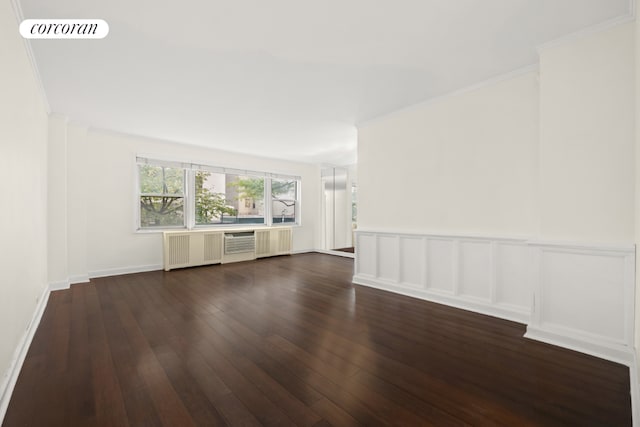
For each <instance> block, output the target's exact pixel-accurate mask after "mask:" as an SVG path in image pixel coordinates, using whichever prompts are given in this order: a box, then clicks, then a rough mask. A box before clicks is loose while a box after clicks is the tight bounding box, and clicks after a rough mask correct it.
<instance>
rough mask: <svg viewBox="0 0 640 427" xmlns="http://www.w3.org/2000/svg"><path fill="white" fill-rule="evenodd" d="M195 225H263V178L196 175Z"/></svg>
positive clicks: (198, 173)
mask: <svg viewBox="0 0 640 427" xmlns="http://www.w3.org/2000/svg"><path fill="white" fill-rule="evenodd" d="M195 205H196V210H195V211H196V224H197V225H206V224H264V179H263V178H255V177H251V176H244V175H233V174H223V173H213V172H203V171H199V172H196V203H195Z"/></svg>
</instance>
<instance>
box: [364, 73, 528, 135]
mask: <svg viewBox="0 0 640 427" xmlns="http://www.w3.org/2000/svg"><path fill="white" fill-rule="evenodd" d="M538 68H539V67H538V64H537V63H535V64H531V65H527V66H525V67H522V68H518V69H515V70H513V71H509V72H508V73H504V74H499V75H497V76H494V77H491V78H489V79H487V80H483V81H481V82H478V83H474V84H472V85H470V86H467V87H464V88H462V89H457V90H454V91H451V92H448V93H445V94H444V95H440V96H435V97H433V98H429V99H427V100H425V101H422V102H419V103H417V104H412V105H409V106H407V107H404V108H401V109H399V110H396V111H392V112H390V113H386V114H383V115H380V116H377V117H374V118H371V119H368V120H363V121H362V122H359V123H356V127H357V128H360V127H364V126H368V125H370V124H373V123H376V122H380V121H382V120H386V119H388V118H391V117H394V116H396V115H399V114H404V113H407V112H409V111H413V110H415V109H418V108H423V107H426V106H429V105H431V104H437V103H439V102H442V101H445V100H447V99H449V98H454V97H456V96H459V95H463V94H465V93H468V92H474V91H476V90H478V89H482V88H485V87H489V86H494V85H496V84H498V83H502V82H505V81H507V80H511V79H515V78H517V77H520V76H523V75H525V74H529V73H536V72H537V71H538Z"/></svg>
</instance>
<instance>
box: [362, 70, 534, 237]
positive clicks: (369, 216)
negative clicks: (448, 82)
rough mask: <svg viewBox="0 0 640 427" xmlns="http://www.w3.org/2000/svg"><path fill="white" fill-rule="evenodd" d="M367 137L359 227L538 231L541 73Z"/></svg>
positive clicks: (410, 115) (435, 107)
mask: <svg viewBox="0 0 640 427" xmlns="http://www.w3.org/2000/svg"><path fill="white" fill-rule="evenodd" d="M358 131H359V134H358V228H359V229H376V230H393V231H414V232H415V231H418V232H460V233H483V234H490V233H493V234H509V235H513V234H525V235H529V234H532V233H535V231H536V227H537V201H536V181H537V142H538V91H537V82H536V73H535V72H534V71H530V72H526V73H525V74H522V75H519V76H515V77H512V78H509V79H507V80H505V81H501V82H498V83H495V84H492V85H488V86H485V87H481V88H479V89H477V90H473V91H469V92H465V93H461V94H458V95H455V96H450V97H446V98H443V99H440V100H436V101H433V102H429V103H426V104H422V105H417V106H414V107H411V108H409V109H407V110H403V111H400V112H397V113H395V114H392V115H391V116H388V117H385V118H382V119H378V120H375V121H373V122H370V123H365V124H363V125H361V126H359V128H358Z"/></svg>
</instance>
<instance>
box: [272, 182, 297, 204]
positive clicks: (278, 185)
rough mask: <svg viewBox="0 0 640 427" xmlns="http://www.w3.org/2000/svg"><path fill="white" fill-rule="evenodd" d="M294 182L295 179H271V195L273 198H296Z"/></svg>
mask: <svg viewBox="0 0 640 427" xmlns="http://www.w3.org/2000/svg"><path fill="white" fill-rule="evenodd" d="M296 184H297V181H295V180H283V179H272V180H271V195H272V196H273V198H274V199H289V200H295V199H296Z"/></svg>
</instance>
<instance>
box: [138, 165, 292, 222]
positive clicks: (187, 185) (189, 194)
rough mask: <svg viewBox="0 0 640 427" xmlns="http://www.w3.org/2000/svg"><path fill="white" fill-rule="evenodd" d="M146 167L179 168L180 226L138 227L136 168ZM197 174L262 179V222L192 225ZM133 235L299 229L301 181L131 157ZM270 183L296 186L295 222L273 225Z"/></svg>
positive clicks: (214, 167) (215, 167)
mask: <svg viewBox="0 0 640 427" xmlns="http://www.w3.org/2000/svg"><path fill="white" fill-rule="evenodd" d="M141 164H148V165H152V166H164V167H173V168H181V169H183V173H184V181H183V183H184V195H183V200H184V225H177V226H159V227H142V224H141V220H142V212H141V210H142V208H141V206H140V198H141V197H143V193H142V192H141V188H140V185H141V180H140V165H141ZM198 171H207V172H212V173H222V174H225V175H226V174H232V175H242V176H249V177H256V178H263V179H264V194H263V204H264V222H262V223H255V224H252V223H243V224H238V223H234V224H228V223H225V224H222V223H221V224H196V215H195V213H196V194H195V186H196V179H195V178H196V173H197V172H198ZM134 177H135V179H134V182H135V187H134V191H133V193H134V200H135V203H134V211H135V214H134V220H135V223H134V232H136V233H158V232H162V231H165V230H202V229H224V228H270V227H283V226H284V227H299V226H301V224H302V221H301V216H302V215H301V213H302V209H301V205H302V202H301V194H302V177H300V176H297V175H288V174H275V173H269V172H259V171H252V170H245V169H235V168H226V167H220V166H212V165H206V164H198V163H190V162H179V161H175V160H164V159H162V157H159V156H143V155H136V156H135V157H134ZM273 179H279V180H290V181H295V182H296V192H295V197H296V198H295V221H294V222H284V223H273V202H274V200H275V199H274V197H273V195H272V194H271V181H272V180H273Z"/></svg>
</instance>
